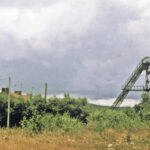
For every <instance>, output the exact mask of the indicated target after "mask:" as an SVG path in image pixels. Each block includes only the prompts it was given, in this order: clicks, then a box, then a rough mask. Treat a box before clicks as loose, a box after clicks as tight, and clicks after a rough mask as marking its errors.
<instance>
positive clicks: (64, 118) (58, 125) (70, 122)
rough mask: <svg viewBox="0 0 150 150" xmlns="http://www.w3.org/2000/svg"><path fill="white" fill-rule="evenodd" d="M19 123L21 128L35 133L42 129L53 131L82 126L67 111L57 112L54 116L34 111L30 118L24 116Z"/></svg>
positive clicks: (70, 129)
mask: <svg viewBox="0 0 150 150" xmlns="http://www.w3.org/2000/svg"><path fill="white" fill-rule="evenodd" d="M20 124H21V127H22V128H25V129H28V130H30V131H33V132H36V133H37V132H40V131H44V130H46V131H53V130H58V129H61V130H64V131H74V130H75V129H77V128H79V127H81V126H82V123H80V122H79V121H78V120H77V119H75V118H71V117H70V116H69V114H68V113H64V114H63V115H60V114H57V115H56V116H53V115H52V114H44V116H42V115H39V114H37V112H35V114H34V115H33V116H32V117H31V118H30V119H26V118H25V117H24V118H23V120H22V121H21V123H20Z"/></svg>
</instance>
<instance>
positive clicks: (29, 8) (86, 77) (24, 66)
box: [0, 0, 150, 99]
mask: <svg viewBox="0 0 150 150" xmlns="http://www.w3.org/2000/svg"><path fill="white" fill-rule="evenodd" d="M0 52H1V55H0V70H1V71H0V79H1V78H6V77H7V76H11V77H12V88H13V89H15V88H16V89H19V88H22V89H23V90H24V91H25V92H31V91H33V90H34V92H43V90H44V83H45V82H47V83H48V93H49V94H53V93H54V94H60V93H68V92H69V93H73V94H76V95H83V96H87V97H89V98H91V99H112V98H116V97H117V96H118V94H119V92H120V91H121V87H122V85H123V84H124V83H125V81H126V80H127V78H128V76H129V75H130V74H131V72H132V71H133V69H134V68H135V67H136V65H137V64H138V63H139V61H140V60H141V59H142V58H143V57H145V56H150V1H149V0H107V1H106V0H92V1H91V0H38V1H37V0H30V1H27V0H13V2H12V0H0ZM6 84H7V81H3V80H0V86H1V87H3V86H5V85H6ZM135 95H136V94H131V96H129V98H137V97H136V96H135Z"/></svg>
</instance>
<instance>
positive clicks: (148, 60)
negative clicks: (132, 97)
mask: <svg viewBox="0 0 150 150" xmlns="http://www.w3.org/2000/svg"><path fill="white" fill-rule="evenodd" d="M144 70H145V72H146V76H145V85H143V86H134V84H135V82H136V81H137V80H138V78H139V76H140V75H141V73H142V72H143V71H144ZM149 76H150V57H145V58H143V59H142V60H141V61H140V63H139V64H138V65H137V67H136V68H135V70H134V71H133V73H132V74H131V75H130V76H129V78H128V80H127V81H126V82H125V84H124V86H123V88H122V91H121V93H120V95H119V96H118V97H117V99H116V101H115V102H114V103H113V105H112V107H119V106H120V105H121V104H122V102H123V101H124V99H125V98H126V96H127V95H128V93H129V92H130V91H145V92H150V86H149V83H150V80H149Z"/></svg>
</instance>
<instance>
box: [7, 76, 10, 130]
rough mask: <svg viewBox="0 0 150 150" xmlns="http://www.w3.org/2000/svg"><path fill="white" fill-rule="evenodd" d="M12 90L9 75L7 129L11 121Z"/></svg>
mask: <svg viewBox="0 0 150 150" xmlns="http://www.w3.org/2000/svg"><path fill="white" fill-rule="evenodd" d="M10 91H11V77H9V88H8V110H7V129H8V128H9V122H10Z"/></svg>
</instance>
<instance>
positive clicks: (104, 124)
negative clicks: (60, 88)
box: [0, 93, 150, 133]
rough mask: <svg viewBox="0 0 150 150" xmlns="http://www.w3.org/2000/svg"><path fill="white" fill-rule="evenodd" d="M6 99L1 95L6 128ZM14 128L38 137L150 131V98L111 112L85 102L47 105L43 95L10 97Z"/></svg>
mask: <svg viewBox="0 0 150 150" xmlns="http://www.w3.org/2000/svg"><path fill="white" fill-rule="evenodd" d="M6 121H7V95H6V94H4V93H1V94H0V125H1V126H2V127H5V126H6ZM10 125H11V127H16V126H17V127H22V128H25V129H27V130H29V131H32V132H35V133H38V132H42V131H56V130H63V131H65V132H68V131H71V132H73V131H77V130H79V129H80V130H81V129H88V130H91V131H96V132H99V133H104V132H105V131H106V129H107V130H108V129H112V128H113V129H127V130H130V129H133V130H136V129H139V128H147V129H149V128H150V94H147V93H144V94H143V95H142V101H141V103H140V104H138V105H136V106H135V107H134V108H130V107H125V108H123V109H115V110H114V109H111V108H109V107H98V106H95V105H91V104H88V103H87V99H86V98H73V97H70V96H69V94H65V95H64V98H57V97H55V96H53V97H51V98H49V99H48V102H46V101H45V100H44V99H43V98H42V97H41V96H40V95H33V97H32V99H30V100H24V99H21V98H14V97H11V115H10Z"/></svg>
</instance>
